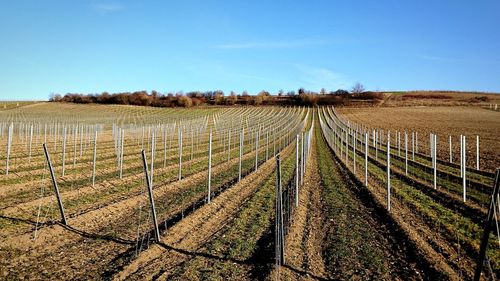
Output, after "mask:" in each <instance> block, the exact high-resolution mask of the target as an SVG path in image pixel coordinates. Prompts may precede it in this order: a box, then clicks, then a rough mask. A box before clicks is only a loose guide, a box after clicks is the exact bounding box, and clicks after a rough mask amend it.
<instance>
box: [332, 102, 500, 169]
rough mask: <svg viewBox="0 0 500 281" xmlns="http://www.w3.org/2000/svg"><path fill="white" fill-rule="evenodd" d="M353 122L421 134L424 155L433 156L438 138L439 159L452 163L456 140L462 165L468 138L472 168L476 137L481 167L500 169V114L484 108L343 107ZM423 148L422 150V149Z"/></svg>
mask: <svg viewBox="0 0 500 281" xmlns="http://www.w3.org/2000/svg"><path fill="white" fill-rule="evenodd" d="M337 110H338V111H339V112H340V113H342V114H343V115H344V116H345V117H347V118H348V119H349V120H351V121H354V122H357V123H359V124H364V125H367V126H371V127H375V128H382V129H386V130H391V131H396V130H398V131H401V132H404V130H407V131H409V132H411V131H415V132H418V134H419V144H420V145H421V149H420V151H423V152H424V153H427V154H428V153H429V134H430V133H434V134H437V135H438V157H440V158H442V159H448V157H449V144H448V142H449V140H448V137H449V136H450V135H451V136H452V142H453V143H452V149H453V158H454V161H455V162H458V157H459V145H460V144H459V137H458V136H459V135H461V134H462V135H466V145H467V151H468V159H467V160H468V161H467V162H468V164H469V165H471V166H474V165H475V159H476V158H475V155H476V150H475V145H476V135H479V137H480V156H481V159H480V167H481V168H482V169H487V170H490V171H492V170H494V169H495V168H497V167H500V155H499V151H500V131H499V128H500V112H495V111H492V110H486V109H483V108H480V107H374V108H352V107H339V108H337ZM420 145H419V146H420Z"/></svg>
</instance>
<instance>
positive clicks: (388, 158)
mask: <svg viewBox="0 0 500 281" xmlns="http://www.w3.org/2000/svg"><path fill="white" fill-rule="evenodd" d="M390 151H391V132H387V210H389V211H390V210H391V153H390Z"/></svg>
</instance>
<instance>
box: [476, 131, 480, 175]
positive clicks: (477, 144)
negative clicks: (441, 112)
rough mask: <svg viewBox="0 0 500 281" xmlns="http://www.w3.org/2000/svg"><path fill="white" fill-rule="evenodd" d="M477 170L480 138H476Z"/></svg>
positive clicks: (477, 167)
mask: <svg viewBox="0 0 500 281" xmlns="http://www.w3.org/2000/svg"><path fill="white" fill-rule="evenodd" d="M476 170H479V136H476Z"/></svg>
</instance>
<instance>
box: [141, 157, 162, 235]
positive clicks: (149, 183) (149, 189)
mask: <svg viewBox="0 0 500 281" xmlns="http://www.w3.org/2000/svg"><path fill="white" fill-rule="evenodd" d="M141 154H142V164H143V166H144V174H145V176H146V186H147V187H148V195H149V203H150V205H151V214H152V218H153V228H154V236H155V240H156V242H160V230H159V228H158V223H157V221H156V209H155V200H154V197H153V187H152V186H151V180H150V179H149V174H148V163H147V160H146V153H145V152H144V149H143V150H142V153H141Z"/></svg>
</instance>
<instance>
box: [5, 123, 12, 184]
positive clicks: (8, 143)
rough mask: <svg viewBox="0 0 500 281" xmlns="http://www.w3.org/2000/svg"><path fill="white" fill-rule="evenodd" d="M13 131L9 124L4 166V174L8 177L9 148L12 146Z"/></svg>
mask: <svg viewBox="0 0 500 281" xmlns="http://www.w3.org/2000/svg"><path fill="white" fill-rule="evenodd" d="M13 131H14V125H13V124H12V123H10V126H9V135H8V136H7V157H6V158H7V160H6V164H5V165H6V166H5V174H6V175H9V159H10V148H11V146H12V134H13Z"/></svg>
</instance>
